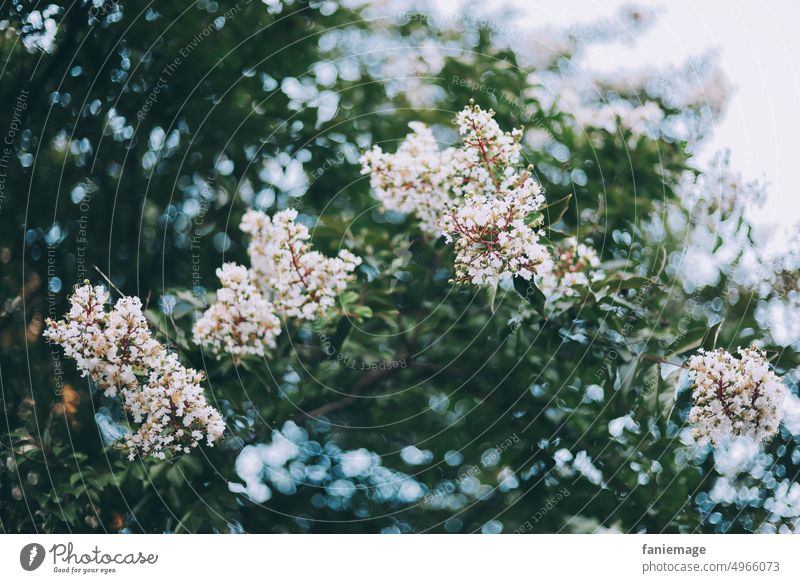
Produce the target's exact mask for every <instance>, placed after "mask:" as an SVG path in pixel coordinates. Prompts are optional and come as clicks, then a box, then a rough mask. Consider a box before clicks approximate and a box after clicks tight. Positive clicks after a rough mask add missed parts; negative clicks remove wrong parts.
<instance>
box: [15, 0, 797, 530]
mask: <svg viewBox="0 0 800 583" xmlns="http://www.w3.org/2000/svg"><path fill="white" fill-rule="evenodd" d="M272 4H273V5H274V6H272V7H273V8H274V9H275V10H276V11H277V10H278V8H280V6H278V4H277V3H272ZM280 4H281V6H283V7H284V9H283V11H282V12H281V15H280V20H279V21H278V20H276V19H275V18H274V15H273V14H272V13H271V12H270V11H269V10H266V9H265V8H264V5H263V3H244V4H241V5H240V6H239V9H240V10H238V11H237V12H236V14H235V15H231V14H228V16H226V17H225V18H223V19H219V18H218V17H219V16H222V11H223V10H224V7H223V5H222V4H220V6H217V3H207V6H204V7H203V9H202V13H203V17H204V18H207V19H209V21H210V22H216V23H220V22H221V23H223V24H225V23H227V24H225V26H224V27H222V26H220V27H216V25H215V26H209V28H207V29H204V30H207V31H208V32H209V38H208V39H206V37H205V36H203V38H204V39H205V40H204V41H203V42H204V43H205V44H204V45H203V49H202V50H197V51H195V52H193V54H192V59H191V64H190V63H189V61H188V60H186V61H185V62H184V63H183V64H182V65H181V66H180V67H177V68H175V69H174V70H173V69H172V68H171V69H170V75H163V71H162V67H163V62H162V60H160V59H152V58H150V56H151V55H150V54H149V52H148V47H149V41H148V42H144V41H145V40H146V39H152V38H160V39H162V40H163V43H162V44H163V46H161V47H160V48H159V51H160V52H161V53H163V54H181V52H180V51H181V50H182V49H183V48H184V47H186V46H187V45H188V44H190V43H192V42H194V40H193V39H194V37H195V36H196V34H197V31H196V30H193V29H192V27H177V28H175V27H171V28H169V26H168V24H169V23H171V22H174V21H175V19H176V18H179V17H180V12H181V11H182V10H183V8H182V7H180V6H177V5H176V6H173V5H171V4H169V3H163V5H160V6H159V10H158V11H153V12H152V13H150V14H148V18H145V19H141V18H140V19H137V20H136V21H135V22H134V21H133V20H132V18H133V16H132V15H131V14H128V11H125V10H123V9H122V8H121V6H120V7H118V8H115V9H114V10H113V11H109V12H110V14H109V17H108V18H106V17H105V16H103V15H102V14H100V13H99V12H98V11H95V13H96V15H95V16H94V18H95V20H97V21H98V22H94V21H93V22H92V23H91V25H89V23H87V26H83V19H82V16H81V13H80V11H78V12H77V13H75V11H74V10H72V11H69V15H70V21H69V22H68V23H67V25H68V26H66V27H62V26H60V25H59V27H58V30H59V31H62V30H63V32H64V39H65V40H66V41H68V43H69V44H66V45H64V46H63V47H62V46H61V42H62V41H60V40H59V39H60V38H61V32H59V35H57V36H56V37H55V38H54V39H53V47H52V48H53V49H54V52H53V58H52V60H49V59H50V57H49V56H48V55H30V56H29V55H28V53H27V50H26V49H25V46H24V44H23V43H13V42H11V41H13V40H14V37H13V30H14V29H16V28H19V27H20V26H21V27H22V29H23V30H24V27H25V22H26V17H27V16H28V15H27V13H26V9H25V8H24V7H23V8H21V9H20V10H17V9H16V8H15V7H14V6H16V5H12V9H13V10H12V13H8V14H6V15H5V16H4V17H3V18H0V20H2V21H6V20H7V21H8V27H7V30H6V32H7V33H8V35H12V36H9V39H11V40H10V41H9V43H7V44H8V45H9V47H12V45H13V47H12V48H10V50H11V51H12V52H14V51H15V53H14V55H15V56H14V58H16V59H22V60H20V62H19V63H18V66H17V67H11V68H9V69H8V70H7V71H6V73H4V75H10V76H11V78H10V79H9V85H8V87H9V88H13V85H14V84H15V81H16V82H17V83H18V84H19V86H20V87H27V86H28V85H29V83H30V79H29V78H28V72H29V71H32V70H37V71H42V72H43V73H41V74H40V73H37V76H35V77H34V79H33V81H34V84H35V86H36V88H37V91H36V92H35V94H34V93H33V92H32V93H31V95H30V96H28V97H26V98H25V99H27V101H25V100H23V101H25V102H24V103H22V104H20V103H17V105H16V106H15V109H16V108H18V107H21V105H27V106H28V107H27V109H25V117H26V121H25V125H26V129H25V131H24V132H22V131H21V132H19V133H18V135H17V138H16V141H15V142H14V144H13V149H14V150H15V154H14V155H12V156H10V157H9V164H8V168H7V169H6V170H7V171H6V176H5V177H4V179H5V180H6V184H7V189H8V191H9V192H12V191H13V192H27V193H29V195H28V200H26V199H25V197H6V198H5V199H4V200H3V207H2V212H0V221H2V225H0V226H1V227H2V228H0V263H2V264H3V270H2V276H0V290H2V293H1V294H0V295H2V297H3V301H2V302H0V345H1V346H2V347H3V349H2V350H0V358H2V363H0V375H1V376H2V394H3V399H1V400H0V408H2V415H0V419H2V420H3V421H2V422H0V423H3V425H2V428H0V449H2V451H3V456H2V457H1V458H0V499H2V501H3V503H2V504H0V523H2V525H3V528H4V529H6V530H9V531H20V532H67V531H69V532H83V531H91V532H98V531H103V530H108V531H114V532H176V531H178V532H184V531H188V532H243V531H246V532H329V531H336V532H345V531H346V532H427V531H437V532H509V531H511V532H513V531H515V530H520V528H523V529H524V531H526V532H527V531H535V532H692V531H702V532H790V531H796V530H798V529H800V489H798V487H797V484H796V483H795V482H796V481H797V476H798V475H800V474H799V472H800V447H798V444H797V439H798V438H797V436H798V435H800V398H798V397H797V394H798V381H799V380H800V358H799V357H798V354H800V344H799V343H798V342H799V341H800V337H799V336H798V325H797V322H798V321H800V319H798V318H797V317H796V311H797V306H798V303H799V302H798V291H797V288H798V286H797V281H798V274H799V273H800V272H798V269H799V268H800V265H798V261H797V258H796V257H792V256H791V254H788V253H787V254H784V253H781V254H776V255H777V256H770V255H768V254H767V252H766V251H765V250H763V249H762V248H760V247H759V246H758V245H757V244H756V243H755V241H756V240H757V239H758V237H759V236H760V233H759V230H758V229H753V228H752V225H751V224H750V222H749V219H748V214H747V213H745V211H744V207H745V205H747V204H751V202H756V201H757V200H758V199H759V198H760V196H753V195H754V194H757V193H759V192H761V190H762V189H761V188H760V187H756V186H753V185H749V184H748V183H745V182H744V181H743V178H742V177H741V176H739V175H738V174H737V173H736V172H734V171H732V170H731V169H730V168H729V163H728V161H727V158H725V157H722V158H719V160H721V161H722V163H716V164H712V165H711V166H710V167H706V166H696V165H695V162H694V161H695V160H696V159H697V157H696V155H695V154H696V152H697V151H698V148H699V147H700V146H702V141H703V139H704V137H705V136H706V135H707V134H708V130H709V128H710V127H711V126H712V125H713V123H714V122H715V119H716V116H717V115H718V114H719V113H720V111H722V109H723V106H724V99H723V95H722V94H721V90H722V89H723V88H724V86H725V84H724V83H719V82H718V81H719V76H718V73H717V72H716V71H715V68H714V67H713V63H711V62H709V63H705V64H703V63H690V64H689V65H687V66H686V67H683V68H677V69H675V70H673V71H670V72H669V74H666V75H665V74H662V73H661V72H657V71H652V70H647V71H643V72H638V73H637V72H634V74H631V72H630V71H625V72H623V73H619V74H617V73H614V74H607V75H596V74H593V73H590V72H588V71H587V69H586V68H585V67H581V64H582V63H581V62H580V61H581V59H582V55H585V54H586V53H587V52H588V49H589V48H590V45H591V43H592V42H594V41H595V40H597V39H600V38H611V37H612V36H613V31H615V30H616V31H617V32H622V30H621V29H618V28H615V27H613V26H606V25H607V24H608V23H605V22H603V23H600V24H599V25H597V24H596V25H594V27H592V26H591V25H587V27H588V29H587V28H584V27H583V26H581V27H578V28H577V29H572V28H570V29H568V30H565V31H561V32H559V31H558V30H555V29H553V30H548V31H543V32H546V33H547V34H546V35H543V36H541V37H539V36H537V37H536V39H533V37H531V39H533V41H534V42H532V43H531V44H532V46H526V47H522V46H517V45H518V44H524V43H517V42H516V39H515V40H514V41H513V42H512V41H509V40H508V39H505V40H503V39H502V38H500V36H499V35H498V34H497V31H495V30H492V29H487V28H481V25H480V24H478V23H476V22H459V23H458V24H459V25H463V27H466V28H469V30H467V31H464V30H453V29H451V28H450V27H449V26H448V25H447V24H444V25H443V26H435V27H432V26H429V25H430V21H429V20H426V19H425V18H421V17H420V18H417V17H409V18H408V19H407V20H406V19H404V20H403V21H402V22H396V21H395V19H393V20H392V22H391V23H388V21H387V19H384V18H377V19H376V18H373V16H374V15H375V14H374V13H375V12H376V11H377V12H380V11H381V10H382V9H383V8H381V7H380V6H377V5H376V6H375V7H372V6H370V7H368V8H365V10H366V11H367V12H369V14H367V13H365V14H364V15H362V14H360V13H356V12H354V11H353V9H351V8H347V7H346V6H345V5H344V4H336V3H320V4H319V6H318V7H315V6H316V5H310V6H309V7H307V8H308V9H307V10H306V9H304V10H300V11H297V10H294V9H292V10H289V7H290V5H291V4H292V3H291V2H282V3H280ZM312 4H313V3H312ZM334 8H335V10H334ZM309 11H310V12H312V13H313V18H312V17H309V16H308V14H309ZM28 12H29V11H28ZM112 12H113V14H111V13H112ZM51 16H52V18H53V19H54V20H59V19H61V17H62V15H61V13H58V14H53V15H51ZM362 16H363V17H362ZM366 16H368V18H365V17H366ZM379 16H380V14H379ZM228 17H230V18H228ZM234 17H235V24H234V23H233V19H234ZM629 20H630V21H631V22H634V21H636V22H638V20H637V19H635V18H634V19H633V20H631V19H629ZM354 22H357V23H358V24H357V25H354V24H353V23H354ZM378 22H379V23H381V25H380V26H378V25H377V24H375V23H378ZM437 24H438V23H437ZM266 27H272V28H270V30H272V31H275V34H270V35H267V36H264V35H261V36H259V37H258V38H259V39H260V40H259V43H242V44H239V39H238V38H237V37H238V35H240V34H242V33H247V32H248V31H250V30H251V29H252V31H255V30H263V29H264V28H266ZM284 27H285V28H284ZM623 28H624V33H625V34H629V32H630V30H638V27H637V26H630V27H627V28H626V27H623ZM301 29H302V30H307V31H308V33H309V34H308V35H304V36H303V38H302V39H296V41H295V40H293V45H292V56H293V58H291V59H284V58H276V59H271V60H270V61H269V63H266V64H264V65H263V66H262V65H258V66H255V65H254V66H253V68H252V69H247V70H245V71H243V70H242V66H241V63H261V62H262V60H263V58H264V54H276V55H281V54H284V53H281V52H280V51H281V50H282V49H284V48H285V46H284V45H283V44H282V43H285V39H286V36H285V34H283V33H284V32H285V31H291V30H301ZM629 29H630V30H629ZM609 31H611V32H609ZM23 34H24V33H23ZM212 35H213V37H214V41H213V42H212V41H211V40H210V37H211V36H212ZM119 38H124V39H125V41H126V42H125V43H122V44H120V43H119ZM542 38H546V39H547V40H548V42H547V43H542V42H541V39H542ZM7 40H8V39H7ZM529 40H530V39H529ZM551 40H552V42H550V41H551ZM545 44H548V45H549V47H545V46H539V45H545ZM265 45H266V47H267V48H268V49H270V50H269V51H265ZM234 46H236V50H235V51H233V52H231V53H230V54H235V55H236V56H237V58H236V59H235V60H234V61H230V60H229V59H224V60H222V61H220V59H219V54H220V53H219V51H218V50H217V48H219V50H220V51H222V50H223V49H233V47H234ZM19 47H21V48H19ZM70 47H71V48H72V51H71V52H70V54H69V57H70V58H69V59H64V58H63V57H64V54H65V53H64V51H66V50H67V49H69V48H70ZM75 47H78V48H75ZM375 47H380V50H378V51H376V50H375ZM439 47H445V48H444V49H440V48H439ZM553 47H555V50H554V49H553ZM20 51H22V52H20ZM73 53H74V54H73ZM531 53H535V54H531ZM109 55H112V57H113V58H109V59H107V57H108V56H109ZM73 57H74V64H73ZM39 58H42V59H44V60H43V62H42V64H43V65H45V66H43V67H39V68H38V69H37V68H36V63H37V62H38V61H37V59H39ZM68 62H69V69H67V70H59V69H63V67H64V66H65V63H68ZM128 64H130V66H128ZM526 64H528V65H531V66H533V67H534V69H533V70H529V69H524V68H523V67H526V66H528V65H526ZM27 65H29V66H27ZM701 65H702V66H701ZM198 70H203V71H208V75H207V76H205V77H204V79H203V83H201V84H200V85H197V79H196V71H198ZM23 73H24V74H23ZM50 73H53V74H50ZM98 73H99V74H98ZM39 75H42V76H41V77H39ZM90 75H91V78H93V79H96V81H97V82H96V83H92V84H89V83H86V79H87V78H90V77H88V76H90ZM14 76H16V77H17V78H16V79H14ZM160 77H163V78H164V80H165V81H166V82H167V83H166V85H165V86H164V87H161V88H160V93H158V94H156V93H153V92H152V91H151V90H150V89H148V88H149V87H150V86H151V84H152V80H153V79H159V78H160ZM5 79H6V77H5V76H4V80H5ZM128 83H129V84H130V85H127V84H128ZM123 86H130V87H141V88H144V89H143V91H144V93H143V92H142V91H120V88H121V87H123ZM189 88H191V92H190V91H189ZM184 90H186V95H184V94H183V92H184ZM148 94H149V95H150V96H151V97H152V98H151V97H148V100H149V101H150V102H145V103H144V104H143V103H142V97H143V95H148ZM36 95H41V96H49V99H45V100H41V99H38V98H36ZM709 95H710V96H711V97H710V99H709V100H708V101H706V100H705V97H707V96H709ZM157 96H160V97H157ZM184 97H189V98H188V99H185V98H184ZM267 97H268V98H267ZM152 99H157V100H158V107H154V105H155V104H154V103H152ZM471 99H472V100H474V101H472V102H471V103H470V100H471ZM465 103H470V105H468V106H467V107H464V104H465ZM477 103H480V104H481V107H478V105H477ZM112 104H113V106H112ZM209 104H213V107H209ZM51 106H52V107H51ZM489 107H491V109H489ZM453 112H455V124H453V117H454V113H453ZM20 115H22V110H20ZM206 119H207V120H208V123H204V122H203V120H206ZM171 120H176V123H175V124H174V126H172V125H170V121H171ZM231 122H235V123H231ZM409 127H410V133H409ZM234 128H235V129H236V131H233V130H234ZM267 128H269V130H268V129H267ZM511 128H517V129H514V130H511V131H505V130H510V129H511ZM29 130H30V131H29ZM34 130H35V133H32V134H31V135H36V139H35V140H34V139H32V138H30V136H28V133H30V132H34ZM394 140H397V146H395V145H394V143H395V142H394ZM359 160H360V163H359ZM528 160H530V161H531V162H533V164H532V165H528V164H527V161H528ZM39 161H42V162H41V163H39ZM34 164H35V165H36V166H35V167H33V165H34ZM359 166H360V169H359ZM359 171H360V172H361V174H359ZM54 186H57V187H58V188H59V189H60V190H59V192H63V193H65V194H66V196H64V195H59V196H58V197H54V196H52V193H53V192H54ZM12 189H13V190H12ZM114 192H119V193H120V194H121V195H124V196H120V197H118V198H117V197H114V196H112V195H113V193H114ZM144 193H146V196H145V195H144ZM139 195H142V196H141V198H138V197H139ZM131 201H137V202H136V205H137V206H136V208H135V212H130V211H131V207H130V206H125V207H124V209H121V205H123V204H124V205H130V204H132V202H131ZM376 203H377V204H376ZM139 204H140V205H141V208H140V207H139V206H138V205H139ZM54 206H55V209H54V211H55V215H54V214H53V212H51V211H50V210H48V212H46V213H45V212H41V213H31V212H30V209H52V208H53V207H54ZM376 207H382V210H383V211H385V212H381V208H376ZM120 210H124V211H128V212H119V211H120ZM229 224H234V225H237V224H238V225H240V226H241V229H233V231H231V232H229V231H228V230H227V229H226V228H225V226H226V225H229ZM21 225H24V231H20V228H21ZM312 225H313V228H312ZM111 233H113V237H111V236H110V234H111ZM23 235H24V238H23ZM312 237H313V242H312ZM20 241H24V245H20ZM133 242H135V243H133ZM93 265H96V266H104V265H107V266H108V267H107V271H109V272H112V273H110V276H111V277H110V281H113V282H114V284H115V285H116V286H118V287H120V288H122V289H123V290H125V293H124V294H122V293H120V295H122V296H123V297H121V298H119V299H117V300H116V302H115V303H114V305H113V306H111V305H109V294H108V293H107V292H106V290H105V289H103V288H101V287H92V286H88V287H87V286H79V287H78V288H76V289H75V291H74V293H72V292H70V291H69V290H71V289H72V288H71V284H72V283H73V282H76V281H84V280H85V279H86V277H87V274H88V273H91V271H90V270H92V269H93V267H92V266H93ZM215 273H216V277H215ZM452 282H458V283H460V284H465V285H452ZM134 290H135V292H134ZM190 290H191V291H190ZM487 291H488V293H486V292H487ZM115 293H117V292H115ZM134 293H135V294H138V295H139V296H141V297H142V299H144V297H148V298H152V302H150V301H147V302H143V301H140V300H139V299H137V298H135V297H132V295H133V294H134ZM521 296H522V297H521ZM207 302H210V305H208V303H207ZM143 304H146V305H143ZM147 306H151V307H147ZM65 312H66V316H64V317H63V318H62V319H60V320H59V317H60V315H61V314H64V313H65ZM48 316H49V318H50V320H49V321H47V320H46V318H47V317H48ZM57 320H58V321H57ZM46 322H47V323H46ZM712 322H715V323H716V324H714V325H711V323H712ZM43 333H44V335H45V337H46V338H47V339H48V340H50V341H51V342H53V343H56V344H58V345H59V346H48V345H47V344H46V343H44V342H41V341H40V336H41V335H42V334H43ZM720 346H751V347H752V348H748V349H745V350H744V351H741V352H739V353H736V354H728V353H727V352H723V351H721V350H719V349H718V347H720ZM209 353H211V354H212V355H214V356H218V357H220V358H208V354H209ZM767 354H769V355H770V359H769V364H767V358H766V355H767ZM64 355H66V357H67V358H66V359H65V358H64ZM227 355H230V356H231V357H230V358H225V356H227ZM265 357H266V358H265ZM67 359H68V360H67ZM201 368H202V370H203V374H202V377H201V374H200V373H199V372H197V371H200V370H201ZM89 379H91V380H89ZM203 388H207V389H209V392H208V393H206V395H207V398H206V396H204V392H203ZM211 390H213V401H212V400H211V399H212V394H211V392H210V391H211ZM125 419H127V423H126V422H124V420H125ZM204 444H208V445H211V444H213V446H214V447H213V448H212V447H204ZM109 446H111V447H116V446H119V447H122V448H124V449H125V450H126V452H127V454H128V455H129V456H130V455H139V454H141V455H140V457H139V458H138V459H136V463H130V462H129V461H127V460H126V459H125V456H124V455H117V454H116V452H113V451H110V449H109ZM187 450H191V451H192V453H191V455H183V454H186V452H187ZM198 450H200V451H198ZM543 508H544V509H546V512H542V509H543Z"/></svg>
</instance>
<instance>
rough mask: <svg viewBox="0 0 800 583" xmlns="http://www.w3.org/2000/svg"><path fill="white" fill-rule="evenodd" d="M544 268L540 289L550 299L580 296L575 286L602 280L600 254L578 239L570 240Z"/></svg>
mask: <svg viewBox="0 0 800 583" xmlns="http://www.w3.org/2000/svg"><path fill="white" fill-rule="evenodd" d="M553 255H554V256H553V257H548V258H547V259H546V260H545V261H544V263H543V264H542V269H541V271H540V273H541V276H540V277H537V279H536V285H537V286H539V289H540V290H542V293H543V294H544V295H546V296H552V295H560V296H570V295H574V294H575V293H577V292H576V291H575V289H574V286H587V285H589V283H591V282H592V281H596V280H597V279H598V278H599V277H602V271H601V270H599V269H597V268H598V267H599V265H600V258H599V257H598V256H597V251H595V250H594V249H593V248H592V247H589V246H588V245H585V244H584V243H578V240H577V239H576V238H575V237H568V238H567V239H565V240H564V241H563V243H562V244H560V245H558V246H557V247H556V248H555V250H554V253H553Z"/></svg>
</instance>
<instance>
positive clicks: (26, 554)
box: [19, 543, 45, 571]
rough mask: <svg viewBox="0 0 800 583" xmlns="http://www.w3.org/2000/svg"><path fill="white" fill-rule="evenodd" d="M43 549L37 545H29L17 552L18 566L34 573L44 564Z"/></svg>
mask: <svg viewBox="0 0 800 583" xmlns="http://www.w3.org/2000/svg"><path fill="white" fill-rule="evenodd" d="M44 555H45V553H44V547H43V546H42V545H40V544H39V543H30V544H28V545H25V546H24V547H22V550H21V551H20V552H19V564H20V565H22V568H23V569H25V570H26V571H35V570H36V569H38V568H39V567H41V565H42V563H43V562H44Z"/></svg>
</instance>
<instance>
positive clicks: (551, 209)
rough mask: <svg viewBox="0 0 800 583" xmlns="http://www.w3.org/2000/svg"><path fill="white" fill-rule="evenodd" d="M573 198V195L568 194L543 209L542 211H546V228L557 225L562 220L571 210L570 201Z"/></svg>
mask: <svg viewBox="0 0 800 583" xmlns="http://www.w3.org/2000/svg"><path fill="white" fill-rule="evenodd" d="M571 198H572V195H571V194H568V195H567V196H565V197H563V198H559V199H558V200H556V201H553V202H551V203H548V204H546V205H545V206H544V207H542V210H544V211H546V216H545V219H544V225H545V226H548V225H555V224H556V223H557V222H558V221H560V220H561V218H562V217H563V216H564V214H565V213H566V212H567V209H568V208H569V201H570V199H571Z"/></svg>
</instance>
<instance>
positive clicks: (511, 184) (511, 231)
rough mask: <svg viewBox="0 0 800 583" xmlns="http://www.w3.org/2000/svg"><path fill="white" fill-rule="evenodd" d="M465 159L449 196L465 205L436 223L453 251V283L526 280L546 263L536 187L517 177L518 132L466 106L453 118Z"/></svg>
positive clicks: (527, 175) (529, 179)
mask: <svg viewBox="0 0 800 583" xmlns="http://www.w3.org/2000/svg"><path fill="white" fill-rule="evenodd" d="M456 122H457V123H458V128H459V132H460V134H461V135H462V136H463V140H464V147H463V152H464V158H463V160H462V162H461V164H459V166H458V167H457V168H455V169H454V178H453V181H452V182H453V190H454V191H455V194H456V195H457V196H458V197H463V202H462V203H461V204H460V205H459V206H456V207H454V208H452V209H448V210H447V211H445V212H444V214H443V215H442V216H441V218H440V219H439V222H438V226H439V228H440V229H441V230H442V232H443V234H444V236H445V239H446V240H447V241H448V242H451V241H454V242H455V246H456V260H455V266H454V267H455V277H454V281H455V282H457V283H472V284H475V285H494V284H496V283H498V282H499V281H503V280H508V279H510V278H512V277H515V276H520V277H522V278H523V279H525V280H530V279H531V278H532V277H534V275H536V274H538V273H540V271H541V269H542V265H543V264H544V263H545V262H546V261H547V260H548V258H549V254H548V251H547V248H546V247H545V246H544V245H543V244H542V243H540V237H542V236H543V235H544V233H543V231H542V230H541V229H540V226H541V224H542V221H543V216H542V215H541V214H539V213H537V211H538V210H539V209H540V208H541V206H542V204H543V203H544V196H542V193H541V188H540V186H539V184H538V183H537V182H536V181H535V180H534V179H533V177H532V176H531V174H530V172H529V171H527V170H524V171H522V172H519V171H518V169H517V168H516V166H517V165H518V164H519V160H520V144H519V141H520V137H521V131H520V130H514V131H512V132H510V133H509V132H503V131H502V130H501V129H500V127H499V126H498V124H497V122H496V121H495V120H494V112H493V111H492V110H488V111H483V110H482V109H481V108H480V107H478V106H477V105H469V106H467V107H465V108H464V110H463V111H461V112H460V113H459V114H458V116H457V117H456Z"/></svg>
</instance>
